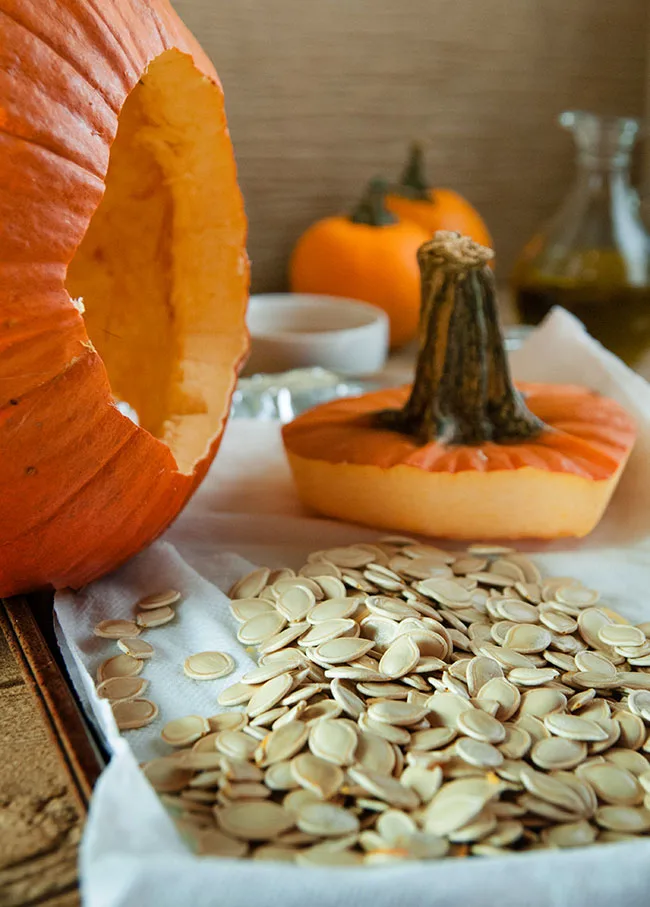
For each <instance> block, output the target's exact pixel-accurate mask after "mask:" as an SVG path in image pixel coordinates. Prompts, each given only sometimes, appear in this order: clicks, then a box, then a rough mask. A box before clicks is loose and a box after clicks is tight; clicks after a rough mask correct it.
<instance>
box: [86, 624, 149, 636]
mask: <svg viewBox="0 0 650 907" xmlns="http://www.w3.org/2000/svg"><path fill="white" fill-rule="evenodd" d="M139 632H140V627H138V625H137V624H136V623H135V621H133V620H100V622H99V623H98V624H97V626H96V627H95V629H94V630H93V633H94V634H95V636H101V637H102V638H103V639H119V638H120V636H137V635H138V633H139Z"/></svg>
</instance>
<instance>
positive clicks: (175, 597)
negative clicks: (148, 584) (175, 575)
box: [136, 589, 181, 611]
mask: <svg viewBox="0 0 650 907" xmlns="http://www.w3.org/2000/svg"><path fill="white" fill-rule="evenodd" d="M180 598H181V593H180V592H177V591H176V589H166V590H165V591H164V592H154V593H153V594H152V595H145V596H144V598H141V599H140V601H139V602H138V603H137V605H136V608H139V609H140V611H152V610H155V609H156V608H162V607H164V606H165V605H175V604H176V602H178V601H180Z"/></svg>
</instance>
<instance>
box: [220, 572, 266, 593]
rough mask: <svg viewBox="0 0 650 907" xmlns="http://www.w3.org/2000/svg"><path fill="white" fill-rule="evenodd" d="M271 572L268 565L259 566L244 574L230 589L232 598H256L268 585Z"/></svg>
mask: <svg viewBox="0 0 650 907" xmlns="http://www.w3.org/2000/svg"><path fill="white" fill-rule="evenodd" d="M270 573H271V571H270V570H267V569H266V567H259V568H258V569H257V570H253V571H252V572H251V573H249V574H247V575H246V576H243V577H242V578H241V579H240V580H238V581H237V582H236V583H235V585H234V586H233V587H232V588H231V589H230V592H229V596H230V598H232V599H237V598H255V597H256V596H258V595H259V594H260V592H261V591H262V589H263V588H264V586H266V583H267V581H268V578H269V576H270Z"/></svg>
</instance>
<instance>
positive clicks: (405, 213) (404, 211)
mask: <svg viewBox="0 0 650 907" xmlns="http://www.w3.org/2000/svg"><path fill="white" fill-rule="evenodd" d="M428 194H429V197H430V200H429V201H425V200H424V199H412V198H406V197H405V196H403V195H395V194H393V195H387V196H386V207H387V208H388V210H389V211H390V212H392V213H393V214H395V215H397V217H399V218H401V219H402V220H410V221H413V222H414V223H416V224H419V226H420V227H422V229H423V230H426V232H427V234H428V237H430V236H433V234H434V233H435V232H436V231H437V230H451V231H453V232H456V233H462V234H463V235H464V236H469V237H471V238H472V239H473V240H474V241H475V242H477V243H479V244H480V245H482V246H492V237H491V236H490V233H489V231H488V228H487V227H486V226H485V223H484V222H483V219H482V218H481V216H480V214H479V213H478V211H477V210H476V209H475V208H473V207H472V205H470V203H469V202H468V201H466V200H465V199H464V198H463V197H462V196H461V195H459V194H458V193H457V192H454V191H453V189H431V190H429V193H428ZM428 237H427V238H428Z"/></svg>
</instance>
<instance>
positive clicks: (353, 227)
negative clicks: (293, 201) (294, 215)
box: [289, 217, 429, 348]
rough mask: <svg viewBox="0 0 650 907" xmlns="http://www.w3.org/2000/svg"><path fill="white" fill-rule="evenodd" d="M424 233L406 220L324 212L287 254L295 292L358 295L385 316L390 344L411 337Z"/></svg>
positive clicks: (415, 319) (415, 322) (416, 314)
mask: <svg viewBox="0 0 650 907" xmlns="http://www.w3.org/2000/svg"><path fill="white" fill-rule="evenodd" d="M428 238H429V237H428V235H427V234H426V233H425V231H424V230H423V229H422V228H421V227H419V226H418V225H417V224H415V223H412V222H411V221H403V222H402V221H398V222H397V223H394V224H388V225H385V226H373V225H370V224H365V223H354V222H352V221H351V220H350V219H349V218H347V217H327V218H325V219H324V220H321V221H318V222H317V223H315V224H313V225H312V226H311V227H309V229H308V230H307V231H306V232H305V233H304V234H303V235H302V236H301V238H300V239H299V240H298V243H297V244H296V247H295V249H294V251H293V254H292V256H291V261H290V264H289V281H290V286H291V290H292V291H293V292H294V293H324V294H326V295H330V296H344V297H349V298H352V299H361V300H363V301H364V302H370V303H372V304H373V305H376V306H378V307H379V308H380V309H383V310H384V311H385V312H386V314H387V315H388V318H389V320H390V345H391V347H392V348H396V347H399V346H402V345H403V344H405V343H408V341H409V340H412V339H413V337H415V334H416V332H417V325H418V318H419V308H420V272H419V268H418V264H417V250H418V249H419V247H420V246H421V245H422V243H423V242H425V241H426V240H427V239H428Z"/></svg>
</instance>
